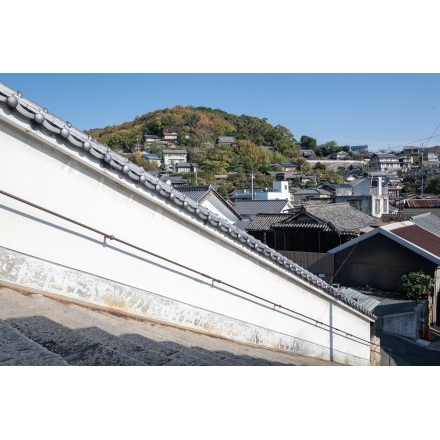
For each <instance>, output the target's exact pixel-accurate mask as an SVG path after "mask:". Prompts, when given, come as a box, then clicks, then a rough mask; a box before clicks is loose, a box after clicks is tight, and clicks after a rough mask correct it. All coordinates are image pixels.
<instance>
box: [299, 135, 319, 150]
mask: <svg viewBox="0 0 440 440" xmlns="http://www.w3.org/2000/svg"><path fill="white" fill-rule="evenodd" d="M299 142H300V145H301V148H302V149H303V150H314V149H315V147H316V139H314V138H312V137H310V136H301V139H300V141H299Z"/></svg>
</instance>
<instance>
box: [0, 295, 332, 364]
mask: <svg viewBox="0 0 440 440" xmlns="http://www.w3.org/2000/svg"><path fill="white" fill-rule="evenodd" d="M4 365H15V366H18V365H24V366H33V365H39V366H46V365H48V366H49V365H73V366H81V365H89V366H92V365H93V366H113V365H115V366H116V365H118V366H125V365H133V366H135V365H138V366H149V365H151V366H162V365H163V366H189V365H194V366H198V365H200V366H251V365H255V366H263V365H274V366H275V365H290V366H295V365H297V366H327V365H328V366H329V365H333V366H336V365H338V364H335V363H333V362H330V361H322V360H319V359H314V358H307V357H304V356H300V355H295V354H290V353H286V352H282V351H277V350H271V349H266V348H261V347H255V346H250V345H245V344H239V343H236V342H232V341H229V340H225V339H223V338H218V337H214V336H211V335H206V334H201V333H196V332H193V331H190V330H185V329H182V328H177V327H172V326H169V325H165V324H160V323H155V322H151V321H141V320H136V319H133V318H130V317H124V316H116V315H114V314H110V313H107V312H104V311H101V310H92V309H90V308H88V307H87V308H86V307H82V306H80V305H77V304H71V303H68V302H63V301H59V300H54V299H51V298H49V297H46V296H44V295H41V294H30V293H26V292H22V293H19V292H17V291H15V290H12V289H9V288H6V287H0V366H4Z"/></svg>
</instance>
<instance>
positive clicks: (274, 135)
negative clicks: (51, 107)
mask: <svg viewBox="0 0 440 440" xmlns="http://www.w3.org/2000/svg"><path fill="white" fill-rule="evenodd" d="M164 130H167V131H170V132H173V133H177V135H178V141H179V145H180V146H186V147H195V148H197V147H199V148H200V147H203V146H204V145H207V144H211V145H213V144H215V140H216V139H217V137H218V136H234V137H235V138H236V140H237V141H239V140H247V141H250V142H252V143H254V144H255V145H258V146H271V147H273V148H274V149H275V151H277V152H279V153H280V154H282V155H283V156H285V157H286V158H289V157H294V156H295V155H296V154H297V153H298V150H299V144H298V142H297V141H296V139H295V138H294V136H293V134H292V133H291V132H290V131H289V130H288V129H287V128H286V127H283V126H281V125H276V126H273V125H271V124H270V123H269V122H267V119H266V118H263V119H260V118H257V117H253V116H246V115H241V116H236V115H233V114H230V113H227V112H224V111H222V110H219V109H212V108H209V107H192V106H188V107H183V106H179V105H178V106H175V107H172V108H167V109H164V110H156V111H154V112H150V113H146V114H144V115H142V116H137V117H136V118H135V119H134V121H131V122H124V123H123V124H121V125H113V126H109V127H105V128H94V129H91V130H88V133H89V134H90V135H91V136H92V137H93V138H94V139H95V140H96V141H98V142H100V143H102V144H104V145H108V146H109V147H110V148H112V149H114V150H120V149H130V148H131V147H132V146H133V145H136V144H138V143H142V142H143V140H144V135H146V134H149V135H157V136H161V135H162V133H163V131H164ZM188 135H189V136H188Z"/></svg>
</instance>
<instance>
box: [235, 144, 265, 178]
mask: <svg viewBox="0 0 440 440" xmlns="http://www.w3.org/2000/svg"><path fill="white" fill-rule="evenodd" d="M233 152H234V153H235V155H236V156H237V157H238V158H239V160H240V162H241V163H242V165H243V169H244V171H245V172H247V173H250V172H255V171H256V170H261V171H267V169H268V168H269V164H270V155H269V153H268V152H267V151H266V150H264V149H263V148H261V147H257V146H256V145H255V144H254V143H253V142H251V141H245V140H241V141H238V142H237V144H236V145H235V146H234V147H233Z"/></svg>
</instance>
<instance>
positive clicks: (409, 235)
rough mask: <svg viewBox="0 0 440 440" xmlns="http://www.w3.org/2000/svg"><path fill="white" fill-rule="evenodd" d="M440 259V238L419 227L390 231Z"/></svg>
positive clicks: (404, 227)
mask: <svg viewBox="0 0 440 440" xmlns="http://www.w3.org/2000/svg"><path fill="white" fill-rule="evenodd" d="M390 232H391V233H392V234H394V235H397V236H398V237H401V238H403V239H404V240H407V241H409V242H411V243H413V244H415V245H416V246H418V247H420V248H422V249H424V250H425V251H427V252H430V253H431V254H433V255H435V256H436V257H439V258H440V237H438V236H437V235H435V234H433V233H431V232H429V231H427V230H426V229H423V228H421V227H420V226H417V225H411V226H402V227H401V228H396V229H393V230H392V231H390Z"/></svg>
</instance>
